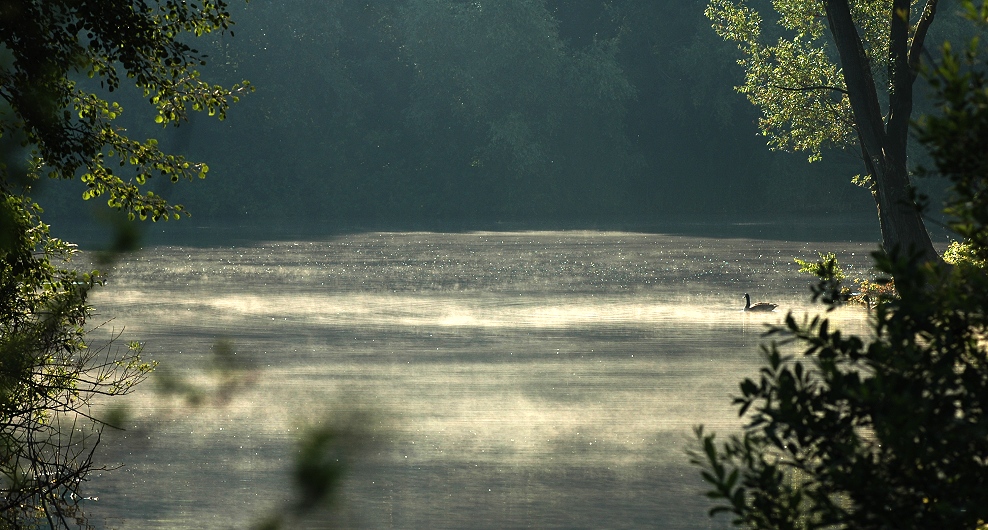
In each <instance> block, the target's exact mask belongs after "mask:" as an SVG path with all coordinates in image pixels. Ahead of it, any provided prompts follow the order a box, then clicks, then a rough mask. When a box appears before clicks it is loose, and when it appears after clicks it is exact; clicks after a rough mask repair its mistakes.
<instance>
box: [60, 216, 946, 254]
mask: <svg viewBox="0 0 988 530" xmlns="http://www.w3.org/2000/svg"><path fill="white" fill-rule="evenodd" d="M584 230H586V231H604V232H608V231H617V232H634V233H649V234H668V235H681V236H692V237H708V238H728V239H730V238H746V239H762V240H775V241H806V242H819V241H843V242H870V241H874V242H878V241H880V240H881V233H880V231H879V228H878V220H877V219H876V218H874V217H872V216H842V217H824V216H806V217H798V218H778V217H769V216H764V217H761V218H745V219H739V218H736V217H728V216H702V217H701V216H696V217H693V218H681V217H680V218H675V219H668V220H665V221H657V222H650V223H634V222H622V221H613V222H608V221H597V222H587V221H571V222H567V221H549V222H547V221H531V222H522V221H513V222H499V221H492V222H469V223H465V222H439V221H435V222H407V223H375V222H353V223H350V224H339V223H329V222H323V221H316V222H311V223H310V222H298V221H269V222H258V223H250V224H247V223H237V222H228V223H224V222H222V221H208V222H206V221H203V220H201V219H196V218H192V219H182V220H180V221H170V222H167V223H166V222H159V223H150V222H145V223H143V224H142V225H141V230H140V233H141V236H142V244H143V245H145V246H153V245H180V246H190V247H214V246H247V245H252V244H256V243H259V242H263V241H320V240H327V239H332V238H334V237H338V236H344V235H348V234H355V233H366V232H444V233H466V232H475V231H490V232H524V231H584ZM930 230H931V233H932V234H933V236H934V238H935V240H938V241H939V240H944V239H945V238H946V235H945V233H944V231H943V229H941V228H939V227H937V226H932V225H931V226H930ZM52 232H53V234H55V236H56V237H59V238H62V239H64V240H67V241H71V242H73V243H77V244H78V245H79V246H80V247H81V248H83V249H86V250H93V249H99V248H104V247H107V246H108V245H109V244H110V240H111V232H110V230H108V228H107V227H106V226H105V225H102V224H101V223H99V222H98V221H95V220H92V219H90V220H85V221H83V222H72V221H67V220H56V221H55V222H53V223H52Z"/></svg>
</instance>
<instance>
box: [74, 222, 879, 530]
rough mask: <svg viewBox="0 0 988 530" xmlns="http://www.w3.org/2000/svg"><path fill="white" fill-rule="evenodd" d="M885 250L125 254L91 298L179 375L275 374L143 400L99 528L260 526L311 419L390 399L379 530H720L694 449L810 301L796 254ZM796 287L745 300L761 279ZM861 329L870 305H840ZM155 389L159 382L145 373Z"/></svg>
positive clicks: (362, 243)
mask: <svg viewBox="0 0 988 530" xmlns="http://www.w3.org/2000/svg"><path fill="white" fill-rule="evenodd" d="M873 246H874V245H873V244H869V243H861V244H858V243H816V244H813V245H809V244H803V243H786V242H778V241H760V240H749V239H698V238H686V237H676V236H664V235H654V234H632V233H600V232H526V233H466V234H433V233H371V234H357V235H351V236H345V237H340V238H335V239H331V240H327V241H309V242H274V243H268V244H259V245H256V246H249V247H217V248H182V247H155V248H150V249H147V250H145V251H144V252H142V253H140V254H137V255H133V256H126V257H125V258H124V259H123V260H122V263H121V264H120V265H119V266H118V267H117V268H116V269H115V271H114V272H113V274H112V276H111V278H110V283H109V284H108V286H106V287H105V288H103V289H101V290H100V291H98V292H97V293H95V294H94V296H93V298H92V299H93V303H94V305H95V306H96V307H97V308H99V310H100V314H101V315H102V316H103V317H105V318H112V320H111V321H110V322H109V323H108V324H107V325H106V326H104V328H103V329H101V330H99V331H98V332H97V335H99V334H103V335H104V336H105V335H108V334H109V333H110V332H111V331H114V330H115V331H120V330H121V329H123V330H125V331H124V336H123V337H124V338H125V339H126V340H142V341H145V343H146V347H145V352H146V354H147V355H148V356H149V357H151V358H153V359H156V360H158V361H160V362H161V363H162V365H163V366H165V367H166V368H168V369H169V370H171V371H173V372H178V373H183V374H185V375H186V376H188V377H190V378H193V379H195V378H197V377H200V375H201V373H202V372H203V370H204V367H205V366H206V364H207V363H208V359H209V352H210V348H211V346H212V345H213V344H215V343H216V342H217V341H218V340H224V339H225V340H230V341H232V343H233V345H234V347H235V350H236V353H237V355H239V356H241V357H243V358H245V359H249V360H251V361H252V362H253V365H254V366H255V367H256V369H257V378H256V379H255V380H253V382H252V384H251V386H249V387H248V388H245V389H243V390H241V391H240V392H239V393H238V394H237V395H236V396H235V398H234V399H233V400H232V401H230V402H228V403H226V404H224V405H223V406H221V407H218V408H215V409H209V410H194V411H193V410H184V409H175V408H174V407H171V408H169V407H168V406H167V405H165V404H162V401H163V400H162V399H160V398H158V397H156V396H155V394H154V393H153V392H152V391H151V390H150V388H143V389H141V390H140V391H138V392H137V393H136V394H135V395H133V396H130V397H128V398H126V399H127V401H128V403H129V405H130V407H131V410H132V411H133V412H134V419H133V421H132V422H131V423H132V426H131V429H129V430H128V431H126V432H124V433H118V434H116V435H113V436H108V437H107V438H106V440H105V443H104V451H103V454H102V457H103V458H105V459H109V460H110V461H112V462H119V463H121V464H123V465H124V466H125V467H123V468H122V469H119V470H115V471H113V472H110V473H105V474H102V475H101V476H99V477H96V478H95V479H94V480H93V481H92V484H91V488H92V490H93V491H92V494H93V496H94V497H99V499H100V500H99V501H98V502H92V503H90V504H89V505H87V509H89V510H90V512H91V513H92V514H94V516H95V517H96V520H97V522H99V521H101V520H102V521H105V522H106V524H107V526H110V527H116V528H155V527H157V528H182V527H184V528H232V527H246V526H247V525H249V523H250V521H256V520H257V518H258V517H260V515H262V514H263V513H265V511H266V510H268V509H270V508H272V507H273V506H276V505H277V504H278V502H280V501H281V500H282V499H284V498H285V497H286V495H287V493H286V492H287V491H288V489H289V488H288V486H287V481H288V475H287V470H288V468H289V465H290V462H291V458H292V451H293V449H292V447H293V446H292V445H291V444H292V440H293V439H294V437H295V436H296V435H297V434H298V432H299V429H300V427H301V426H303V425H304V424H305V423H306V422H311V421H318V420H320V419H322V418H325V417H332V416H333V415H340V414H346V413H347V412H348V411H353V410H360V411H373V413H372V414H370V415H369V416H367V417H368V418H374V419H373V420H368V421H372V422H374V423H375V425H373V426H372V427H373V428H374V429H375V430H374V433H375V434H374V435H373V438H374V443H373V444H372V447H373V449H371V450H369V451H367V452H366V453H361V455H359V456H358V457H356V460H357V461H356V462H355V463H354V464H353V465H352V467H351V471H350V474H349V476H348V478H347V481H346V483H345V485H344V491H343V492H342V499H343V502H342V504H341V506H342V508H341V510H342V511H343V512H344V513H345V514H346V515H345V518H344V519H345V521H346V524H345V525H344V526H349V527H361V528H515V527H539V528H638V527H655V528H672V529H675V528H721V527H724V525H725V524H724V521H716V520H715V521H712V520H710V519H708V518H707V516H706V508H707V505H706V503H705V499H704V498H703V497H702V496H701V495H700V494H699V492H700V488H701V484H700V483H699V480H698V476H697V473H696V472H695V470H693V469H691V468H690V467H689V466H688V465H687V464H686V461H687V458H686V457H685V453H684V451H685V449H686V447H687V445H688V444H689V443H690V440H691V428H692V426H693V425H695V424H699V423H704V424H706V425H708V426H710V427H711V428H714V429H717V430H719V431H725V433H726V432H730V431H732V430H735V429H737V427H738V426H739V425H740V423H739V420H738V419H737V417H736V414H735V412H734V410H733V409H732V408H731V405H730V396H731V395H732V394H733V393H735V391H736V389H737V384H738V382H739V381H740V380H741V379H742V378H743V377H745V376H748V375H752V374H753V373H754V372H755V371H756V370H757V366H758V361H759V354H758V348H757V345H758V343H759V342H760V340H761V339H760V334H761V333H762V331H763V330H764V326H765V325H766V324H769V323H777V322H779V321H780V320H781V318H782V317H783V316H784V315H785V312H786V311H793V312H794V313H796V314H802V313H806V312H810V311H815V308H814V307H813V306H811V305H810V304H809V303H808V293H809V290H808V288H807V286H808V285H809V281H810V279H809V278H808V277H805V276H800V275H799V274H798V273H797V272H796V268H795V266H794V265H793V262H792V259H793V257H800V258H803V259H809V258H814V257H815V256H816V251H817V250H826V251H833V252H837V253H838V255H839V257H840V258H841V261H842V263H843V264H845V265H846V266H847V267H849V268H850V269H851V272H852V274H851V276H854V273H855V271H858V272H857V274H858V275H860V276H865V275H867V272H860V271H864V270H865V267H866V266H867V264H868V257H867V256H868V252H869V251H870V250H872V248H873ZM744 292H750V293H751V294H752V296H753V298H755V299H756V301H772V302H774V303H778V304H780V309H779V311H777V312H775V313H767V314H755V315H752V314H747V313H743V312H741V311H740V309H741V308H742V306H743V302H744V301H743V298H742V294H743V293H744ZM831 316H832V317H833V318H834V319H835V320H837V321H838V322H840V324H841V325H842V326H846V327H849V328H851V329H855V330H859V331H860V329H861V327H860V324H861V322H862V321H863V318H864V312H863V311H862V310H858V309H856V308H846V309H843V310H840V311H837V312H835V313H834V314H833V315H831ZM146 386H148V387H150V385H146Z"/></svg>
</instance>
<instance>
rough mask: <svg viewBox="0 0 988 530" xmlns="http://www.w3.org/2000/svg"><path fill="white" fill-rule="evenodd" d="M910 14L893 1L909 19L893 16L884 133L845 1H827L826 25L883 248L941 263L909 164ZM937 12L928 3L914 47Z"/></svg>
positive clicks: (912, 75) (872, 82)
mask: <svg viewBox="0 0 988 530" xmlns="http://www.w3.org/2000/svg"><path fill="white" fill-rule="evenodd" d="M903 2H904V4H903ZM903 6H904V7H903ZM931 6H932V7H931ZM902 9H905V11H902ZM908 9H909V1H908V0H894V5H893V10H892V12H893V13H906V17H905V18H902V17H900V15H892V24H891V26H892V28H891V32H890V41H891V42H890V50H889V53H890V61H889V69H890V72H889V74H890V75H889V79H890V82H891V83H892V86H891V87H890V91H889V93H890V96H889V121H888V129H886V125H885V121H884V120H883V117H882V108H881V105H879V102H878V92H877V91H876V90H875V80H874V78H873V77H872V73H871V65H870V64H869V61H868V57H867V56H866V55H865V51H864V46H863V45H862V44H861V38H860V36H859V35H858V31H857V28H856V27H855V26H854V21H853V19H852V18H851V11H850V8H849V7H848V3H847V0H826V10H827V21H828V22H829V24H830V32H831V34H832V35H833V37H834V43H835V44H836V45H837V52H838V54H839V56H840V61H841V69H842V72H843V74H844V82H845V84H846V85H847V93H848V98H849V99H850V102H851V110H852V111H853V113H854V122H855V125H856V127H857V132H858V141H859V142H860V143H861V151H862V154H863V155H864V159H865V160H864V162H865V167H866V168H867V170H868V173H869V174H870V175H871V178H872V194H873V196H874V198H875V203H876V204H877V206H878V219H879V223H880V226H881V228H882V247H883V248H884V249H885V251H886V252H890V253H891V252H894V251H896V250H899V251H904V252H919V253H920V254H921V255H922V258H923V260H924V261H939V260H940V256H939V254H937V252H936V250H935V249H934V248H933V242H932V240H931V239H930V235H929V233H928V232H927V231H926V225H925V224H924V223H923V218H922V215H921V212H920V211H919V209H918V208H917V206H916V204H915V202H914V201H913V200H912V197H911V196H910V189H911V187H910V183H909V172H908V168H907V165H906V142H907V141H908V134H907V133H908V124H909V117H910V114H911V113H912V83H913V82H914V81H915V79H916V72H915V64H913V61H912V60H911V59H912V58H913V54H911V53H909V41H908V31H907V29H908ZM935 10H936V0H928V3H927V9H926V10H924V17H923V19H922V21H921V23H920V24H919V25H918V28H919V29H917V36H916V37H915V38H914V44H917V45H919V46H922V40H923V37H925V35H926V29H927V28H928V27H929V25H930V24H931V23H932V20H933V16H934V13H935ZM917 56H918V54H917ZM917 60H918V59H917Z"/></svg>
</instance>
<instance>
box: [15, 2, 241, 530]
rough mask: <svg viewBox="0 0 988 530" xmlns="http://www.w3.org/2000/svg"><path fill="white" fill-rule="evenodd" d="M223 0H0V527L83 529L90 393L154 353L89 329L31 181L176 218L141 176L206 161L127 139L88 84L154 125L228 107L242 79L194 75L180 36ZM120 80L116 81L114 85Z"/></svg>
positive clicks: (221, 22)
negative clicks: (93, 341)
mask: <svg viewBox="0 0 988 530" xmlns="http://www.w3.org/2000/svg"><path fill="white" fill-rule="evenodd" d="M230 24H231V22H230V20H229V13H228V12H227V6H226V3H225V2H223V1H222V0H218V1H215V2H214V1H207V2H203V3H201V4H199V5H197V4H190V3H187V2H184V1H176V0H164V1H153V2H132V1H129V0H126V1H125V0H44V1H40V0H0V148H2V149H0V152H2V156H3V160H2V162H3V164H2V165H0V520H2V521H3V524H5V525H8V526H10V527H15V528H20V527H25V526H30V527H34V526H36V525H48V526H50V527H52V528H55V527H67V526H71V525H84V524H85V518H84V516H83V515H82V513H81V511H80V510H79V506H78V503H79V501H80V500H81V498H82V495H81V494H80V487H81V484H82V483H83V481H85V479H86V476H87V474H88V473H89V472H90V471H92V470H93V469H101V468H98V467H97V465H96V464H95V463H94V462H93V455H94V450H95V447H96V446H97V444H98V443H99V439H100V435H101V433H102V430H103V428H104V427H105V426H106V425H107V423H106V422H105V421H104V420H101V419H99V418H96V417H94V415H93V414H92V412H91V409H90V407H91V404H92V401H93V399H95V398H96V397H98V396H116V395H121V394H126V393H128V392H129V391H131V389H132V388H134V386H135V385H137V384H139V383H140V382H141V381H143V380H144V379H145V378H146V377H147V375H148V373H149V372H150V370H151V369H152V367H153V365H152V364H149V363H146V362H144V361H142V360H141V358H140V353H141V345H140V344H139V343H131V344H129V345H128V346H127V347H126V348H118V347H116V346H115V345H114V343H113V341H111V343H110V344H108V345H105V346H103V347H98V348H97V347H91V345H90V344H88V342H87V340H86V333H87V331H88V330H87V327H86V326H87V321H88V319H89V317H90V316H91V315H92V308H91V307H90V306H89V305H88V304H87V302H86V297H87V293H88V291H89V290H90V289H91V288H92V287H93V286H95V285H97V284H99V283H101V281H102V276H101V274H100V273H99V272H98V271H92V272H90V273H80V272H78V271H76V270H75V269H74V268H72V265H71V264H70V263H69V260H70V259H71V258H72V256H73V255H74V254H75V248H74V246H73V245H70V244H68V243H66V242H64V241H61V240H59V239H57V238H54V237H52V235H51V234H50V233H49V228H48V226H47V225H46V224H45V223H44V222H43V221H42V219H41V217H40V215H41V213H42V211H41V209H40V208H39V207H38V205H37V204H35V203H34V202H33V201H32V200H31V199H30V197H29V194H30V193H31V190H32V187H33V186H34V184H35V183H36V181H37V180H38V179H40V178H45V177H50V178H53V179H63V180H67V179H74V178H76V177H78V178H79V179H80V180H81V181H82V182H83V183H85V185H86V191H85V192H84V194H83V198H84V199H91V198H96V197H104V198H105V199H106V201H107V204H108V205H109V206H110V207H111V208H114V209H117V210H121V211H123V212H126V214H127V215H128V217H129V218H130V219H135V218H140V219H148V218H150V219H152V220H159V219H166V220H167V219H169V218H177V217H178V216H179V214H180V213H181V212H183V211H184V210H183V208H182V207H181V206H180V205H173V204H169V203H168V202H167V201H166V200H164V199H163V198H162V197H161V196H160V195H156V194H155V193H154V192H152V191H150V190H148V189H147V184H148V181H149V180H150V179H152V178H166V179H169V180H170V181H172V182H175V181H178V180H182V179H192V178H195V177H200V178H201V177H204V176H205V174H206V172H207V171H208V168H207V167H206V165H205V164H201V163H192V162H189V161H188V160H186V159H185V158H184V157H182V156H178V155H172V154H168V153H165V152H163V151H161V150H160V149H159V147H158V143H157V141H156V140H154V139H147V140H144V141H138V140H134V139H131V138H130V137H128V136H127V134H126V131H125V130H124V129H123V128H121V127H119V126H117V125H116V124H115V123H114V121H115V120H117V119H118V117H119V116H120V114H121V113H122V112H123V108H122V107H121V105H119V104H118V103H116V102H113V101H109V100H106V99H103V97H102V96H101V95H99V94H98V93H99V92H105V93H115V92H116V91H117V90H118V89H121V88H123V85H124V84H128V83H129V84H131V85H133V87H136V89H137V90H138V91H140V93H141V94H142V95H143V97H145V98H148V100H149V101H150V103H151V104H152V105H153V107H154V109H155V112H156V117H155V118H154V121H155V122H156V123H158V124H162V125H168V124H175V125H177V124H179V123H181V122H182V121H184V120H186V119H187V116H188V112H189V111H190V110H192V111H199V110H201V111H205V112H207V113H208V114H210V115H216V116H218V117H219V118H223V117H224V116H225V114H226V111H227V108H228V107H229V105H230V103H232V102H234V101H236V99H237V97H238V94H239V93H241V92H243V91H245V90H249V89H250V88H251V87H250V85H249V84H247V83H246V82H245V83H241V84H239V85H235V86H233V87H232V88H230V89H226V88H223V87H220V86H216V85H209V84H207V83H206V82H204V81H202V80H201V78H200V75H199V73H198V71H197V70H196V68H198V67H199V66H201V65H203V64H205V63H204V59H205V57H204V56H203V55H201V54H200V53H199V52H197V51H196V50H195V49H193V48H191V47H190V46H189V45H188V44H186V43H185V37H186V36H195V37H198V36H202V35H204V34H206V33H209V32H213V31H221V32H223V31H227V30H228V29H229V27H230ZM125 79H126V80H127V81H125Z"/></svg>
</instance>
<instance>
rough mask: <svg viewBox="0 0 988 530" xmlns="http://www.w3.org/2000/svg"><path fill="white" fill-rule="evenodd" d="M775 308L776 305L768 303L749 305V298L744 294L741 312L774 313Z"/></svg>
mask: <svg viewBox="0 0 988 530" xmlns="http://www.w3.org/2000/svg"><path fill="white" fill-rule="evenodd" d="M776 307H779V306H778V304H770V303H768V302H758V303H757V304H755V305H751V297H750V296H748V293H744V309H743V310H742V311H775V308H776Z"/></svg>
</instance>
